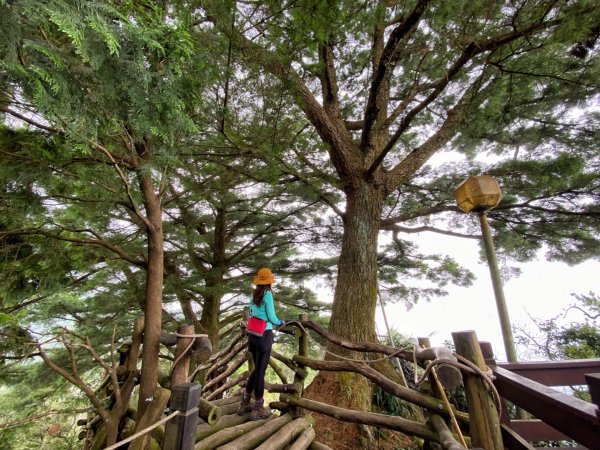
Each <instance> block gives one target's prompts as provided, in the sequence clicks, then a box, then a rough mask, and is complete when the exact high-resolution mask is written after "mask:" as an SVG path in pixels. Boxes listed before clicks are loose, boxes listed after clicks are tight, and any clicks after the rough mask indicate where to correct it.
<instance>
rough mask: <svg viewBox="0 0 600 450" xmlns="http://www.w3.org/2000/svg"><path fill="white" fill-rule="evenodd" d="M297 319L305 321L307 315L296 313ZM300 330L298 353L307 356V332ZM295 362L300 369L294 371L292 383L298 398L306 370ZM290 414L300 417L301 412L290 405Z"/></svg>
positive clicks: (302, 388) (302, 390)
mask: <svg viewBox="0 0 600 450" xmlns="http://www.w3.org/2000/svg"><path fill="white" fill-rule="evenodd" d="M298 319H299V320H300V322H302V321H306V320H308V315H307V314H300V315H298ZM300 331H301V333H300V336H298V355H300V356H301V357H304V358H307V357H308V333H307V331H306V330H305V329H303V328H302V329H300ZM296 364H297V365H298V368H299V369H300V370H299V371H295V372H294V384H295V385H296V390H297V394H296V396H297V397H298V398H300V397H302V395H303V394H304V380H305V379H306V376H307V374H308V372H306V369H305V367H306V366H304V365H302V364H301V363H300V364H299V363H297V362H296ZM290 414H291V415H292V417H301V416H302V415H303V412H302V409H301V408H298V407H297V406H294V405H291V407H290Z"/></svg>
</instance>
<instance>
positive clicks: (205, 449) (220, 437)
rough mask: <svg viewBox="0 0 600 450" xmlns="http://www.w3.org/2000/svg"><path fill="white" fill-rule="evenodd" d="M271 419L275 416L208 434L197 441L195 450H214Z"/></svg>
mask: <svg viewBox="0 0 600 450" xmlns="http://www.w3.org/2000/svg"><path fill="white" fill-rule="evenodd" d="M238 417H241V416H238ZM245 420H246V421H247V420H248V418H247V417H246V418H245ZM270 420H273V416H271V417H269V418H268V419H265V420H255V421H250V422H248V421H247V422H244V423H242V424H239V425H236V426H233V427H228V428H224V429H222V430H219V431H218V432H217V433H215V434H213V435H210V436H207V437H206V438H204V439H202V440H201V441H199V442H197V443H196V445H195V446H194V450H213V449H215V448H217V447H218V448H221V447H220V446H223V445H224V444H227V443H229V442H231V441H233V440H235V439H237V438H239V437H241V436H244V435H245V434H247V433H249V432H251V431H253V430H255V429H257V428H259V427H261V426H263V425H264V424H265V423H267V422H269V421H270Z"/></svg>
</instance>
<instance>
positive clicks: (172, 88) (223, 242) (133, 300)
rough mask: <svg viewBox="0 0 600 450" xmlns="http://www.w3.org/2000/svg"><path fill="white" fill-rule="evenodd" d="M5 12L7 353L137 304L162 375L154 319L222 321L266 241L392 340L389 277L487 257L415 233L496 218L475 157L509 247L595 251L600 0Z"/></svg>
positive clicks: (434, 288)
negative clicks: (462, 189)
mask: <svg viewBox="0 0 600 450" xmlns="http://www.w3.org/2000/svg"><path fill="white" fill-rule="evenodd" d="M0 29H2V30H3V31H2V40H1V41H0V61H1V62H0V113H1V114H2V118H3V125H2V127H1V128H0V160H1V164H0V200H1V202H0V244H1V247H0V249H1V253H0V254H1V255H2V261H1V262H0V264H1V266H2V267H1V269H2V270H1V273H2V275H1V276H0V280H1V283H0V330H1V332H2V336H1V337H0V348H1V349H2V361H3V362H2V364H4V365H5V366H7V367H8V366H9V362H10V361H13V360H17V361H18V360H19V358H23V357H27V356H28V355H29V356H31V357H32V358H36V357H37V356H36V351H34V350H32V348H31V346H30V345H31V343H32V342H40V341H42V340H43V339H44V338H47V337H48V336H53V335H56V333H59V334H60V330H61V329H65V328H66V329H68V330H70V331H72V332H76V333H78V334H79V335H81V336H87V337H89V338H90V339H91V345H92V346H94V348H97V349H98V351H99V352H100V353H101V354H103V355H107V352H109V351H110V348H111V343H112V339H113V338H112V336H113V335H116V336H119V337H121V336H128V335H129V334H130V332H131V327H132V325H133V322H134V320H135V318H136V317H138V316H139V315H140V314H143V315H144V316H145V319H146V323H145V327H146V329H145V336H146V337H147V340H146V341H145V343H144V352H145V353H144V355H143V356H144V358H143V361H144V362H143V364H144V365H145V366H144V367H143V368H142V380H143V383H147V384H143V385H142V390H143V394H142V395H141V396H140V398H142V400H143V397H144V396H148V395H150V392H151V391H152V389H153V388H154V386H155V385H156V382H157V380H156V376H157V372H158V370H157V369H158V365H159V362H158V360H157V358H158V336H159V333H160V330H161V329H165V328H166V329H171V330H174V329H176V328H177V327H178V326H179V325H181V324H184V323H189V324H193V325H194V326H195V329H196V331H197V332H198V333H206V334H208V335H209V336H210V340H211V342H212V344H213V345H214V346H218V345H219V342H220V338H221V336H222V334H223V332H224V331H226V330H227V329H228V327H230V326H231V324H232V323H234V322H235V321H236V320H237V319H238V318H239V317H240V314H241V310H242V309H243V306H244V305H245V302H246V296H247V295H248V293H249V289H250V280H251V275H252V274H253V273H254V272H255V271H256V270H257V269H258V268H260V267H263V266H269V267H272V268H273V270H274V272H275V273H276V274H278V275H277V276H278V282H279V280H281V281H282V286H281V287H280V288H279V289H280V291H279V292H280V295H281V298H280V300H281V301H282V303H283V304H284V305H285V306H284V310H285V309H287V308H289V314H295V313H297V312H299V311H309V312H310V313H311V314H313V315H315V316H317V315H319V313H322V312H323V311H325V310H326V309H328V308H331V316H330V317H329V316H326V318H328V319H330V330H331V331H332V332H334V333H336V334H338V335H340V336H343V337H346V338H350V339H356V340H366V341H373V340H376V339H377V336H376V333H375V324H374V318H375V307H376V301H377V293H378V292H380V293H381V295H382V298H383V299H384V300H385V301H402V302H405V303H407V304H410V303H413V302H416V301H423V300H433V299H435V298H437V297H439V296H442V295H443V294H444V286H446V285H447V284H448V283H459V284H465V285H467V284H468V283H470V281H471V279H472V275H471V274H470V273H469V272H468V271H466V270H464V269H463V268H461V267H460V263H459V262H458V260H459V257H460V255H437V254H435V255H427V254H423V253H422V252H421V251H420V250H419V249H418V247H416V246H415V244H413V243H412V242H411V239H410V237H411V235H412V234H413V233H418V232H431V233H432V236H437V237H435V238H436V239H443V237H444V236H445V235H457V236H463V237H465V238H469V239H477V238H478V234H479V231H478V228H477V222H476V221H475V220H469V219H468V218H465V216H464V214H463V213H462V212H460V211H459V210H458V208H457V207H456V205H455V202H454V198H453V190H454V188H456V186H457V185H458V184H459V183H460V182H461V181H462V180H463V179H465V178H466V177H467V176H468V175H471V174H489V175H492V176H494V177H496V178H497V179H498V180H499V182H500V185H501V186H502V190H503V194H504V198H503V200H502V202H501V203H500V204H499V205H498V207H497V208H496V209H495V210H494V211H493V212H492V213H490V219H491V225H492V227H493V229H494V232H495V241H496V242H495V243H496V246H497V249H498V251H499V252H502V253H503V254H504V255H505V256H506V257H507V258H511V259H513V260H515V261H527V260H530V259H532V258H533V257H534V256H535V255H536V254H537V253H538V252H539V251H540V250H541V249H543V248H544V249H547V254H546V258H547V259H549V260H561V261H566V262H568V263H570V264H576V263H578V262H581V261H584V260H588V259H598V257H599V254H600V245H599V242H598V239H599V237H600V233H599V231H600V220H599V214H600V198H599V193H600V186H599V184H600V178H599V177H600V175H599V174H600V158H599V152H598V145H597V143H598V138H599V136H598V133H599V131H598V130H599V127H598V124H599V121H600V112H599V111H598V107H597V104H598V94H599V88H600V85H599V83H598V80H600V73H599V65H598V57H597V52H598V50H597V39H598V36H599V34H600V12H599V11H598V8H595V7H594V5H593V3H590V2H587V1H583V0H581V1H559V2H556V1H545V0H536V1H529V0H524V1H521V2H513V1H503V2H486V1H455V2H441V1H437V2H435V1H430V0H413V1H409V2H366V3H357V2H348V1H335V2H321V1H315V0H299V1H292V2H280V1H267V2H262V1H261V2H254V1H248V2H233V1H224V2H212V1H184V0H173V1H162V2H146V1H125V2H122V1H112V0H111V1H102V2H100V1H66V0H51V1H47V2H38V1H34V0H16V1H1V0H0ZM450 154H452V155H455V157H454V158H453V159H450V158H449V159H450V161H451V162H447V163H446V162H439V161H442V160H444V158H443V157H444V156H446V155H450ZM316 279H326V280H330V281H331V282H332V283H333V284H334V285H335V295H334V299H333V303H332V304H331V305H324V304H323V302H322V301H318V299H317V296H316V294H315V292H316V283H315V280H316ZM415 279H419V280H420V279H426V280H429V283H430V285H429V287H425V288H424V287H422V286H418V285H417V284H415V283H413V280H415ZM319 300H322V299H319ZM113 327H114V330H115V331H113ZM330 350H333V348H330ZM53 352H55V354H54V355H53V356H54V357H55V358H56V360H57V361H63V362H65V361H66V359H65V355H64V352H62V353H61V350H59V349H56V348H55V349H53ZM38 356H39V355H38ZM61 358H62V359H61ZM29 359H31V358H26V360H29ZM38 361H39V359H38ZM81 363H82V364H83V366H82V368H83V367H89V368H90V370H91V367H93V364H92V362H91V361H90V362H89V364H90V365H89V366H86V365H85V364H88V363H84V362H83V361H82V362H81ZM10 367H11V369H10V370H8V372H6V373H8V374H10V377H13V378H11V379H12V380H14V373H13V372H12V371H13V370H16V367H18V370H19V371H27V372H29V371H31V370H32V367H33V365H31V366H29V365H27V364H25V365H24V366H19V365H17V366H12V365H10ZM35 370H36V371H37V370H38V369H35ZM92 372H93V371H92ZM36 373H37V372H36ZM0 376H4V375H0ZM7 376H9V375H7ZM36 376H37V375H36ZM15 401H16V400H15ZM140 407H142V404H141V403H140Z"/></svg>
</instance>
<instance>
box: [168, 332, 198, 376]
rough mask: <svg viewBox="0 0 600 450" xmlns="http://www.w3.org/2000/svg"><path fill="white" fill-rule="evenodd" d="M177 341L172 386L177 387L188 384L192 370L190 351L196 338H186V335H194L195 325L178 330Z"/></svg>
mask: <svg viewBox="0 0 600 450" xmlns="http://www.w3.org/2000/svg"><path fill="white" fill-rule="evenodd" d="M177 334H178V335H179V336H177V341H176V344H175V362H174V363H173V368H172V369H171V377H170V382H171V384H170V386H177V385H180V384H183V383H187V380H188V375H189V370H190V355H191V353H190V352H189V350H188V347H190V346H191V345H192V344H193V342H194V338H193V337H192V336H190V337H184V336H185V335H193V334H194V325H183V326H181V327H179V328H178V329H177Z"/></svg>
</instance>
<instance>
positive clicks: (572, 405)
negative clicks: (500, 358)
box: [481, 343, 600, 450]
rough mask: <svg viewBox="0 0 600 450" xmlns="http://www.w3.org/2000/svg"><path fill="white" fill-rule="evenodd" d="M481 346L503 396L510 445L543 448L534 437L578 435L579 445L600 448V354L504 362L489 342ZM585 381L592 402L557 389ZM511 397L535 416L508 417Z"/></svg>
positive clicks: (505, 431) (555, 438)
mask: <svg viewBox="0 0 600 450" xmlns="http://www.w3.org/2000/svg"><path fill="white" fill-rule="evenodd" d="M481 347H482V352H483V354H484V356H485V358H486V363H487V364H488V366H489V367H490V368H491V369H492V372H493V373H494V376H495V380H494V385H495V386H496V389H497V390H498V392H499V394H500V395H501V396H502V398H503V400H504V407H503V414H502V415H501V417H500V420H501V423H502V437H503V441H504V445H505V447H506V448H507V449H509V450H531V449H534V448H542V447H533V446H532V445H531V444H529V442H532V441H575V442H577V444H578V445H580V446H579V447H575V448H578V449H590V450H595V449H600V406H599V405H600V359H588V360H570V361H569V360H568V361H543V362H517V363H499V362H496V361H495V360H494V358H493V354H492V352H491V346H490V345H489V344H488V343H481ZM586 385H587V386H588V390H589V392H590V395H591V398H592V402H591V403H590V402H586V401H584V400H581V399H578V398H575V397H573V396H572V395H568V394H566V393H564V392H561V391H559V390H556V389H553V388H554V387H559V386H586ZM507 401H508V402H510V403H512V404H514V405H515V406H516V407H518V408H521V409H522V410H524V411H526V412H527V413H529V414H531V416H532V418H525V419H521V418H519V419H515V418H511V417H509V415H508V408H507V405H506V402H507ZM553 448H554V449H556V448H557V447H553ZM564 448H565V449H566V448H568V449H570V450H573V449H574V447H564Z"/></svg>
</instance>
